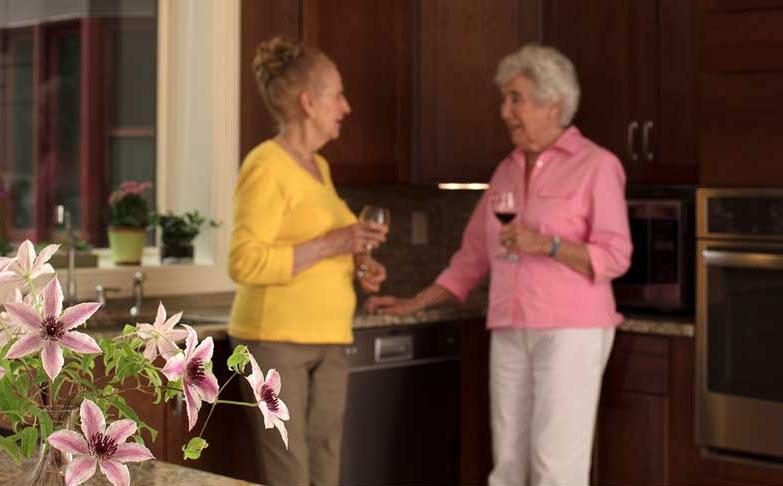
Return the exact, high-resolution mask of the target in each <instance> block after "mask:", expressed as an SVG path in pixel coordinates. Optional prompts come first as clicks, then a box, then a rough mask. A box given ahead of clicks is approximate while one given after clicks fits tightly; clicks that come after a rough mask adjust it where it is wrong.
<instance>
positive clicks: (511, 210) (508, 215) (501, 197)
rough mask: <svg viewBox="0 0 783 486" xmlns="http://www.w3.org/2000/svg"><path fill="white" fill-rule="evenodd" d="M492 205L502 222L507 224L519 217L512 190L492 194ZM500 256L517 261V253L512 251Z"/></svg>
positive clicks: (493, 210) (496, 215) (490, 200)
mask: <svg viewBox="0 0 783 486" xmlns="http://www.w3.org/2000/svg"><path fill="white" fill-rule="evenodd" d="M489 203H490V206H492V212H493V213H495V217H496V218H498V221H500V224H503V225H506V224H508V223H510V222H511V221H513V220H514V218H516V217H517V206H516V203H515V201H514V193H513V192H511V191H498V192H495V193H493V194H491V195H490V198H489ZM498 257H499V258H505V259H506V260H508V261H510V262H515V261H517V254H516V253H514V252H511V251H506V253H504V254H501V255H498Z"/></svg>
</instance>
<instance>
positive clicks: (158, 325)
mask: <svg viewBox="0 0 783 486" xmlns="http://www.w3.org/2000/svg"><path fill="white" fill-rule="evenodd" d="M181 318H182V312H177V313H176V314H174V315H173V316H171V317H169V318H168V320H167V319H166V308H165V307H163V302H160V303H159V304H158V314H157V315H156V316H155V322H153V323H152V324H146V323H142V324H139V325H138V329H139V337H140V338H142V339H144V340H145V341H146V347H145V348H144V357H145V358H147V359H148V360H150V361H154V360H155V358H156V357H157V356H158V352H160V355H161V356H163V359H169V358H171V357H172V356H174V355H175V354H177V353H178V352H179V348H178V347H177V345H176V344H174V343H176V342H177V341H182V340H183V339H185V338H186V337H187V336H188V331H186V330H185V329H174V326H176V325H177V323H178V322H179V320H180V319H181Z"/></svg>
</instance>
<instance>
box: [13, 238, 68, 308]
mask: <svg viewBox="0 0 783 486" xmlns="http://www.w3.org/2000/svg"><path fill="white" fill-rule="evenodd" d="M58 248H60V245H48V246H46V247H45V248H44V249H43V250H41V253H39V254H38V255H37V256H36V254H35V247H34V246H33V243H32V242H31V241H30V240H25V241H24V242H22V244H21V245H19V249H18V250H17V252H16V256H15V257H14V258H12V259H11V262H8V263H7V266H6V268H5V270H3V271H2V272H0V299H2V300H3V301H5V300H7V299H8V298H9V294H10V293H11V292H12V291H13V290H14V289H15V288H18V289H19V290H21V291H22V292H23V293H27V292H29V291H30V290H31V288H35V289H40V288H41V287H42V286H43V285H46V284H47V283H49V281H50V280H51V279H52V278H54V276H55V272H54V268H52V266H51V265H50V264H48V263H47V262H48V261H49V260H50V259H51V258H52V256H53V255H54V254H55V252H57V249H58Z"/></svg>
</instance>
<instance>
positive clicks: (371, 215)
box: [358, 205, 391, 277]
mask: <svg viewBox="0 0 783 486" xmlns="http://www.w3.org/2000/svg"><path fill="white" fill-rule="evenodd" d="M359 221H362V222H365V223H375V224H377V225H380V226H384V227H385V228H386V231H388V230H389V224H390V223H391V213H389V210H388V209H386V208H379V207H377V206H369V205H367V206H364V207H363V208H362V212H361V213H359ZM371 256H372V247H371V246H370V245H369V244H368V245H367V250H366V252H365V262H367V261H369V260H370V257H371ZM368 270H369V269H368V268H367V264H366V263H362V264H361V266H360V267H359V271H358V274H359V277H364V276H365V275H367V272H368Z"/></svg>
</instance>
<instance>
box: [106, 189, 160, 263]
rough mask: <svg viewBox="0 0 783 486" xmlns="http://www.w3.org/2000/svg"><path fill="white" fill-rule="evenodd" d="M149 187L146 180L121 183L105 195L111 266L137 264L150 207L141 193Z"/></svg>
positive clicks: (148, 220)
mask: <svg viewBox="0 0 783 486" xmlns="http://www.w3.org/2000/svg"><path fill="white" fill-rule="evenodd" d="M151 187H152V183H151V182H149V181H145V182H136V181H125V182H123V183H122V184H120V187H119V189H117V190H116V191H114V192H112V193H111V196H109V208H110V210H111V213H110V218H109V247H110V248H111V251H112V257H113V259H114V263H115V264H118V265H139V264H140V263H141V254H142V252H143V250H144V240H145V239H146V236H147V227H148V226H149V225H150V208H149V203H148V202H147V199H145V198H144V191H146V190H147V189H149V188H151Z"/></svg>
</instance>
